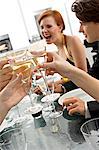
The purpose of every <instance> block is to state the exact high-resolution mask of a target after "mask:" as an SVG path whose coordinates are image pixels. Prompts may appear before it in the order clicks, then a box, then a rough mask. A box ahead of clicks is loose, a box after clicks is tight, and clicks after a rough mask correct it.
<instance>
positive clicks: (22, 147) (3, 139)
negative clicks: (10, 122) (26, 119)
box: [0, 127, 27, 150]
mask: <svg viewBox="0 0 99 150" xmlns="http://www.w3.org/2000/svg"><path fill="white" fill-rule="evenodd" d="M0 148H1V149H2V150H27V143H26V138H25V135H24V132H23V130H22V129H21V128H20V127H10V128H9V129H7V130H4V131H2V134H0Z"/></svg>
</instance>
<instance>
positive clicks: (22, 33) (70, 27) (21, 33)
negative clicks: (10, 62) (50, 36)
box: [0, 0, 82, 49]
mask: <svg viewBox="0 0 99 150" xmlns="http://www.w3.org/2000/svg"><path fill="white" fill-rule="evenodd" d="M73 1H74V0H61V1H59V0H0V20H1V21H0V35H3V34H9V36H10V39H11V43H12V46H13V49H19V48H22V47H26V46H28V45H29V39H31V37H32V35H38V30H37V27H36V23H35V19H34V16H33V15H34V13H35V11H37V10H41V9H45V8H48V7H52V8H53V9H57V10H59V11H60V12H61V14H62V16H63V18H64V21H65V25H66V30H65V33H66V34H75V35H78V36H79V37H81V36H80V34H79V33H78V30H79V23H78V22H77V18H76V17H75V15H74V13H72V12H71V8H70V7H71V4H72V2H73ZM18 4H20V6H21V11H20V7H19V5H18ZM68 19H69V21H68ZM81 39H82V37H81Z"/></svg>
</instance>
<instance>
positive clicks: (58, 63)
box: [37, 52, 72, 77]
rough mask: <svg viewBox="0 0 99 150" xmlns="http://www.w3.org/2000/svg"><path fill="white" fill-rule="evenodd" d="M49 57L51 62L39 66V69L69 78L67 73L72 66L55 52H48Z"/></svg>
mask: <svg viewBox="0 0 99 150" xmlns="http://www.w3.org/2000/svg"><path fill="white" fill-rule="evenodd" d="M47 57H48V58H49V57H50V62H45V63H43V64H40V65H38V66H37V68H45V69H47V70H49V71H52V72H57V73H59V74H61V75H62V76H63V77H68V76H67V73H68V72H69V70H70V69H71V67H72V65H71V64H69V63H68V62H67V61H66V60H65V59H64V58H62V57H61V56H59V55H58V54H57V53H55V52H47Z"/></svg>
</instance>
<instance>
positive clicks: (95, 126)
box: [81, 118, 99, 150]
mask: <svg viewBox="0 0 99 150" xmlns="http://www.w3.org/2000/svg"><path fill="white" fill-rule="evenodd" d="M81 132H82V134H83V136H84V138H85V140H86V142H87V143H88V145H89V147H90V150H99V118H94V119H90V120H88V121H86V122H85V123H84V124H83V125H82V126H81Z"/></svg>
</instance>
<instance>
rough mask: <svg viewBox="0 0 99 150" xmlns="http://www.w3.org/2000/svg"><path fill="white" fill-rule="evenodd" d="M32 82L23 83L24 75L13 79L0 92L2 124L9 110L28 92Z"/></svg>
mask: <svg viewBox="0 0 99 150" xmlns="http://www.w3.org/2000/svg"><path fill="white" fill-rule="evenodd" d="M29 87H30V82H27V83H23V82H22V75H21V74H19V76H18V77H16V78H15V76H13V79H12V80H11V81H10V82H9V83H8V84H7V86H6V87H5V88H4V89H3V90H2V91H1V92H0V124H1V123H2V121H3V119H4V118H5V116H6V114H7V113H8V111H9V110H10V109H11V108H12V107H13V106H15V105H16V104H17V103H18V102H20V101H21V99H22V98H23V97H24V96H25V95H26V94H27V92H28V90H29Z"/></svg>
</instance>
